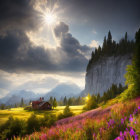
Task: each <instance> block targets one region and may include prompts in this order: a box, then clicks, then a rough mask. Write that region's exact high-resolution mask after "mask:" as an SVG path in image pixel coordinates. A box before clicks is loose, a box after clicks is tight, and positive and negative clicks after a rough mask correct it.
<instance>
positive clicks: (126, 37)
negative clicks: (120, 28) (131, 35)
mask: <svg viewBox="0 0 140 140" xmlns="http://www.w3.org/2000/svg"><path fill="white" fill-rule="evenodd" d="M125 42H127V32H126V33H125Z"/></svg>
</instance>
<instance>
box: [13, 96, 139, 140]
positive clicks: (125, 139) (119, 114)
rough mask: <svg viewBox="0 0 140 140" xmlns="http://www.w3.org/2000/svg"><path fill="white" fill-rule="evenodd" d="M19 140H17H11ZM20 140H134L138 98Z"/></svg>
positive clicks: (137, 136) (137, 131)
mask: <svg viewBox="0 0 140 140" xmlns="http://www.w3.org/2000/svg"><path fill="white" fill-rule="evenodd" d="M15 139H20V138H15ZM22 139H23V140H34V139H35V140H113V139H114V140H138V139H140V98H138V99H135V100H131V101H128V102H125V103H119V104H116V105H114V106H111V107H109V108H106V109H101V108H98V109H95V110H91V111H89V112H86V113H83V114H81V115H78V116H75V117H70V118H66V119H62V120H60V121H58V122H56V124H55V125H54V126H52V127H51V128H41V131H40V132H35V133H33V134H32V135H29V136H26V137H24V138H22Z"/></svg>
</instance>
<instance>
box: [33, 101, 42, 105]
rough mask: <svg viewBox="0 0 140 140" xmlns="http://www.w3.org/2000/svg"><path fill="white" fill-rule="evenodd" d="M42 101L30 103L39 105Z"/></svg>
mask: <svg viewBox="0 0 140 140" xmlns="http://www.w3.org/2000/svg"><path fill="white" fill-rule="evenodd" d="M41 102H42V101H32V104H36V105H39V104H40V103H41Z"/></svg>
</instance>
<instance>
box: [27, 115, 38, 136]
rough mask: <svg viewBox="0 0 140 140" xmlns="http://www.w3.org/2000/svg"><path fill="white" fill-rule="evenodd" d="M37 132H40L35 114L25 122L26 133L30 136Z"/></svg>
mask: <svg viewBox="0 0 140 140" xmlns="http://www.w3.org/2000/svg"><path fill="white" fill-rule="evenodd" d="M39 130H40V124H39V119H38V118H37V117H36V115H35V114H32V115H31V116H30V117H29V119H28V120H27V127H26V132H27V133H28V134H30V133H32V132H34V131H39Z"/></svg>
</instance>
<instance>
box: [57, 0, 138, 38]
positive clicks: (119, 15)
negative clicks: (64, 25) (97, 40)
mask: <svg viewBox="0 0 140 140" xmlns="http://www.w3.org/2000/svg"><path fill="white" fill-rule="evenodd" d="M59 2H60V3H59V5H60V9H63V8H64V7H65V8H64V15H65V16H66V17H68V18H69V19H73V20H72V21H74V23H77V24H79V26H82V25H81V24H84V21H85V24H86V27H85V28H86V29H88V28H90V29H91V28H93V29H95V30H96V31H97V32H98V33H99V37H100V36H101V35H103V36H104V35H105V34H106V33H107V32H108V30H111V31H113V32H115V34H119V37H120V34H124V33H125V32H126V31H127V32H129V33H130V34H131V36H134V33H135V32H136V31H137V29H138V28H139V26H140V8H139V5H140V0H60V1H59ZM82 27H83V26H82ZM82 27H81V28H82ZM96 36H98V34H97V35H96Z"/></svg>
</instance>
